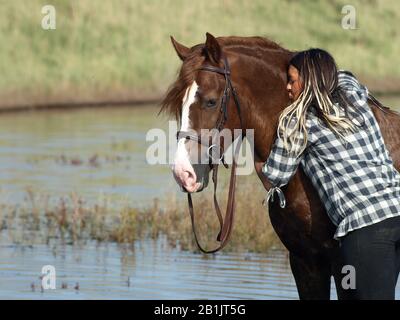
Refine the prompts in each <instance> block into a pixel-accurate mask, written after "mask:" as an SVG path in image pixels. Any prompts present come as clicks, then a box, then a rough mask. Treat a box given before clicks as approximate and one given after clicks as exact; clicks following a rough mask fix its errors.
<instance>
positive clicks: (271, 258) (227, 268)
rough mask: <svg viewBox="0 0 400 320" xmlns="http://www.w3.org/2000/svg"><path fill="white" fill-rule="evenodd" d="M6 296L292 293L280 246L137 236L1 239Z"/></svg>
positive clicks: (1, 283) (0, 287)
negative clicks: (205, 249) (95, 241)
mask: <svg viewBox="0 0 400 320" xmlns="http://www.w3.org/2000/svg"><path fill="white" fill-rule="evenodd" d="M44 265H53V266H54V267H55V268H56V289H55V290H44V291H43V292H41V290H40V285H41V281H40V279H39V276H40V275H41V270H42V267H43V266H44ZM77 284H78V285H79V290H77V289H75V287H76V285H77ZM63 286H64V287H66V288H65V289H63V288H62V287H63ZM33 288H34V289H33ZM33 290H34V291H33ZM331 297H332V299H336V292H335V289H334V285H333V284H332V288H331ZM13 298H14V299H15V298H17V299H265V300H267V299H274V300H275V299H298V294H297V290H296V287H295V283H294V279H293V276H292V274H291V271H290V267H289V264H288V256H287V253H286V252H285V251H283V250H271V251H270V252H269V253H268V254H244V253H239V254H226V253H218V254H216V255H215V256H205V255H202V254H193V253H190V252H182V251H180V250H179V249H171V248H170V247H168V246H167V245H166V241H164V240H162V239H161V240H158V241H153V240H146V241H140V242H136V243H135V245H134V248H133V249H132V248H129V249H127V248H126V249H121V248H118V247H117V246H116V245H114V244H108V245H106V244H103V245H97V246H96V245H86V246H85V247H84V248H78V247H74V246H68V245H67V246H59V247H56V248H51V247H48V246H44V245H35V246H34V247H22V246H13V245H10V246H6V245H2V246H1V250H0V299H13ZM396 298H397V299H399V298H400V287H399V286H398V287H397V295H396Z"/></svg>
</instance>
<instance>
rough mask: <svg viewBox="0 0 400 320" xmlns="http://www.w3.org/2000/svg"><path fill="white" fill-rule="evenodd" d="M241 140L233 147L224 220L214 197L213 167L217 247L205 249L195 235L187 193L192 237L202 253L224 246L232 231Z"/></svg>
mask: <svg viewBox="0 0 400 320" xmlns="http://www.w3.org/2000/svg"><path fill="white" fill-rule="evenodd" d="M242 141H243V139H240V140H239V141H238V144H237V146H236V149H235V154H234V158H233V163H232V168H231V176H230V182H229V192H228V203H227V206H226V213H225V220H223V219H222V214H221V210H220V208H219V205H218V201H217V198H216V191H217V170H218V165H216V166H215V167H214V168H213V180H214V177H215V180H214V206H215V209H216V212H217V216H218V219H219V222H220V232H219V234H218V237H217V241H219V242H220V244H219V245H218V247H217V248H215V249H213V250H206V249H204V248H203V247H202V246H201V245H200V243H199V239H198V237H197V232H196V228H195V220H194V209H193V201H192V196H191V193H188V204H189V213H190V219H191V221H192V230H193V234H194V239H195V241H196V244H197V247H198V248H199V249H200V251H202V252H203V253H215V252H217V251H219V250H221V249H222V248H223V247H225V246H226V244H227V243H228V240H229V239H230V236H231V233H232V227H233V221H234V211H235V193H236V167H237V161H236V160H237V158H238V154H239V150H240V147H241V145H242Z"/></svg>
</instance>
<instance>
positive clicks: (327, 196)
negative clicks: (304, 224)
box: [262, 70, 400, 240]
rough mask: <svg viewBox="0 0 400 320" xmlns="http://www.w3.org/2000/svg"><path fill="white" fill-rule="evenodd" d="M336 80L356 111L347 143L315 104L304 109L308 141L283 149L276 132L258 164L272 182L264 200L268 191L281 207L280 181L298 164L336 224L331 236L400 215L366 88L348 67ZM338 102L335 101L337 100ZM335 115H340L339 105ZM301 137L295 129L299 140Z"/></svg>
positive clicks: (397, 183) (396, 187)
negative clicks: (297, 151) (295, 151)
mask: <svg viewBox="0 0 400 320" xmlns="http://www.w3.org/2000/svg"><path fill="white" fill-rule="evenodd" d="M338 78H339V83H338V86H340V87H342V88H343V92H344V93H345V94H346V96H347V98H348V99H349V100H350V101H352V102H353V103H354V105H355V106H357V109H358V110H359V111H361V114H360V113H355V112H354V111H353V112H351V109H348V110H349V113H350V114H352V115H358V117H351V118H350V119H352V121H353V123H355V124H357V125H363V124H364V125H363V126H361V127H360V128H359V129H358V131H357V132H355V133H350V134H348V135H347V136H346V137H347V140H348V143H343V142H342V141H341V140H339V139H338V138H337V136H336V135H335V134H334V133H333V131H332V130H331V129H329V127H327V126H326V125H325V123H323V122H322V121H321V120H320V119H319V118H318V116H317V114H316V109H315V106H310V108H309V109H308V112H307V118H306V128H307V133H308V137H307V138H308V142H307V147H306V149H305V150H304V151H303V152H302V154H301V155H299V156H297V157H295V156H292V155H291V154H290V155H289V154H288V152H287V151H286V149H284V147H283V141H282V139H280V138H279V137H277V138H276V140H275V143H274V145H273V146H272V149H271V153H270V155H269V157H268V159H267V161H266V162H265V164H264V166H263V169H262V171H263V173H264V175H265V176H266V177H267V179H268V180H269V182H270V183H271V184H272V186H273V187H272V188H271V189H270V190H269V191H268V194H267V198H266V203H267V204H268V201H269V200H270V199H271V200H272V201H274V199H273V198H274V193H277V194H278V196H279V199H280V206H281V207H285V197H284V194H283V192H282V190H281V189H280V187H282V186H284V185H286V184H287V183H288V182H289V180H290V179H291V178H292V176H293V175H294V174H295V173H296V171H297V168H298V166H299V165H300V164H301V165H302V167H303V169H304V172H305V173H306V174H307V176H308V177H309V178H310V180H311V182H312V184H313V185H314V187H315V189H316V190H317V191H318V194H319V196H320V198H321V200H322V203H323V204H324V206H325V209H326V211H327V214H328V216H329V218H330V219H331V221H332V222H333V223H334V224H335V226H337V229H336V232H335V235H334V238H335V239H336V240H338V239H339V237H342V236H344V235H346V234H347V233H348V232H350V231H352V230H355V229H359V228H362V227H364V226H367V225H371V224H373V223H376V222H379V221H382V220H384V219H387V218H390V217H394V216H399V215H400V173H399V172H398V171H397V170H396V168H395V167H394V165H393V161H392V158H391V157H390V155H389V152H388V150H387V149H386V147H385V144H384V141H383V138H382V134H381V131H380V128H379V125H378V123H377V121H376V119H375V116H374V114H373V112H372V110H371V109H370V107H369V106H368V103H367V97H368V90H367V88H366V87H365V86H363V85H362V84H360V83H359V82H358V81H357V80H356V78H355V77H354V76H353V75H352V74H351V73H349V72H347V71H343V70H340V71H339V72H338ZM337 105H338V104H337ZM340 113H341V115H343V116H344V115H345V113H344V109H343V108H340ZM301 139H303V137H302V135H300V142H302V140H301Z"/></svg>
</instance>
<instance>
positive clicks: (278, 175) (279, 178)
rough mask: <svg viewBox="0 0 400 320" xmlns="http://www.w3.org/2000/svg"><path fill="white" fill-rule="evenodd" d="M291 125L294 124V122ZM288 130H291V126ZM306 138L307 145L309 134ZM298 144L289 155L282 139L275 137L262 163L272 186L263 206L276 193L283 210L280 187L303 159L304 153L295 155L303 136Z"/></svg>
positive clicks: (301, 136)
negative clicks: (266, 157) (265, 159)
mask: <svg viewBox="0 0 400 320" xmlns="http://www.w3.org/2000/svg"><path fill="white" fill-rule="evenodd" d="M292 123H295V122H294V121H293V122H292ZM290 128H293V126H291V127H290ZM307 136H308V139H307V140H308V143H307V146H308V145H309V142H310V139H309V138H310V134H308V135H307ZM298 139H299V140H298V144H296V147H297V148H296V149H295V152H294V153H289V152H288V151H287V150H286V149H285V147H284V144H283V139H281V138H280V137H279V136H278V137H276V139H275V142H274V144H273V145H272V149H271V152H270V154H269V156H268V159H267V161H266V162H265V163H264V165H263V168H262V172H263V174H264V175H265V176H266V178H267V179H268V181H269V182H270V184H271V185H272V188H271V189H269V190H268V193H267V198H266V199H265V204H267V203H268V201H269V200H270V199H272V201H273V200H274V193H275V192H277V193H278V196H279V198H280V206H281V208H284V207H285V205H286V201H285V197H284V195H283V192H282V190H281V189H280V187H282V186H284V185H286V184H287V183H288V182H289V181H290V179H291V178H292V177H293V175H294V174H295V173H296V171H297V168H298V166H299V164H300V161H301V160H302V159H303V157H304V154H305V152H304V151H303V152H302V153H301V154H299V155H296V154H297V153H298V151H299V149H300V147H301V146H302V145H303V142H304V136H303V134H302V133H301V134H299V138H298Z"/></svg>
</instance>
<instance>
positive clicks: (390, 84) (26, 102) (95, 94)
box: [0, 76, 400, 112]
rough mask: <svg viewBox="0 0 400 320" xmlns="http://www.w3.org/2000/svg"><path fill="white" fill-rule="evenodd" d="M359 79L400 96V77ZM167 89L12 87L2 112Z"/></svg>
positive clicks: (127, 99) (96, 102) (156, 95)
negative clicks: (48, 91) (51, 89)
mask: <svg viewBox="0 0 400 320" xmlns="http://www.w3.org/2000/svg"><path fill="white" fill-rule="evenodd" d="M359 79H360V82H361V83H363V84H365V85H366V86H367V87H368V89H369V90H370V92H371V93H373V94H374V95H375V96H377V97H378V98H379V97H380V96H400V78H389V77H386V78H383V79H379V78H373V77H371V76H360V77H359ZM171 83H172V81H171ZM166 90H167V87H164V88H149V89H146V90H140V89H139V90H138V89H132V88H124V89H115V88H113V89H110V90H91V89H80V88H69V89H63V90H59V91H58V92H55V93H47V92H44V91H40V90H38V91H36V92H32V91H22V90H12V91H8V92H2V93H0V112H15V111H29V110H46V109H72V108H88V107H114V106H115V107H117V106H139V105H147V104H152V105H157V104H159V103H160V102H161V100H162V98H163V96H164V94H165V92H166Z"/></svg>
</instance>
